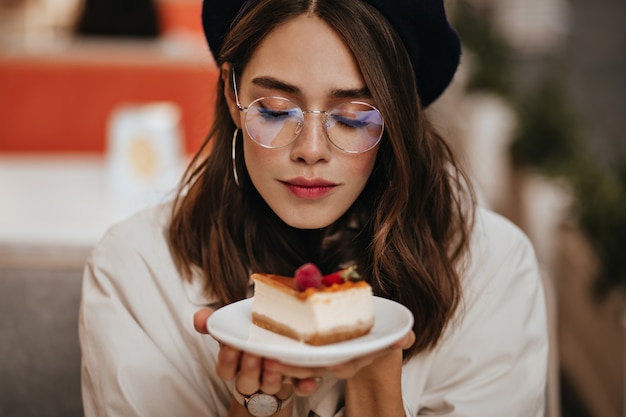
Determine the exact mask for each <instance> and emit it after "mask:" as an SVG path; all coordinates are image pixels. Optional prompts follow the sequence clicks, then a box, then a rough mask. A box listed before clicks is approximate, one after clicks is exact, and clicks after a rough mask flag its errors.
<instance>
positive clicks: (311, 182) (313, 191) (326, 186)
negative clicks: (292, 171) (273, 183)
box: [281, 177, 339, 200]
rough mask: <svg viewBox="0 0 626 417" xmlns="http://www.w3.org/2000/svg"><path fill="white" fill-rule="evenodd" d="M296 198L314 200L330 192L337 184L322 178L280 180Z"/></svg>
mask: <svg viewBox="0 0 626 417" xmlns="http://www.w3.org/2000/svg"><path fill="white" fill-rule="evenodd" d="M281 183H282V184H283V185H285V187H286V188H287V189H288V190H289V192H291V194H293V195H294V196H296V197H298V198H302V199H305V200H316V199H319V198H322V197H325V196H327V195H328V194H330V193H331V192H332V191H333V190H334V189H335V188H336V187H337V186H338V185H339V184H336V183H334V182H331V181H326V180H324V179H307V178H302V177H298V178H292V179H290V180H286V181H281Z"/></svg>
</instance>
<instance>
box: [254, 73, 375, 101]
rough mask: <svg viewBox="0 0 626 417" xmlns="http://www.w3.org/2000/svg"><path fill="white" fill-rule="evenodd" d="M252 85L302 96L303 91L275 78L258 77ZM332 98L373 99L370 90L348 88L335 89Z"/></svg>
mask: <svg viewBox="0 0 626 417" xmlns="http://www.w3.org/2000/svg"><path fill="white" fill-rule="evenodd" d="M252 84H254V85H257V86H259V87H263V88H267V89H270V90H279V91H282V92H285V93H289V94H300V93H302V90H301V89H300V88H298V87H296V86H295V85H292V84H288V83H286V82H283V81H280V80H277V79H276V78H273V77H257V78H254V79H253V80H252ZM330 97H331V98H357V99H365V98H372V94H371V93H370V90H369V88H367V87H363V88H348V89H333V90H331V92H330Z"/></svg>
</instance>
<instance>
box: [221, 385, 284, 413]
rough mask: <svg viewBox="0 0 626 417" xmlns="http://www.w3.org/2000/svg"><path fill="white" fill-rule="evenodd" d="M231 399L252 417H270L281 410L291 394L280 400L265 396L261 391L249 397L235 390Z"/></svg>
mask: <svg viewBox="0 0 626 417" xmlns="http://www.w3.org/2000/svg"><path fill="white" fill-rule="evenodd" d="M233 397H235V400H237V402H238V403H239V404H241V405H243V406H244V407H245V408H246V410H248V413H250V415H251V416H253V417H270V416H273V415H274V414H276V413H278V412H279V411H280V410H282V409H283V407H285V406H286V405H287V404H289V402H290V401H291V398H292V397H293V394H291V395H290V396H289V397H287V398H285V399H284V400H281V399H280V398H278V397H277V396H275V395H272V394H266V393H264V392H263V391H260V390H259V391H257V392H255V393H254V394H251V395H243V394H242V393H240V392H239V391H237V389H236V388H235V389H234V390H233Z"/></svg>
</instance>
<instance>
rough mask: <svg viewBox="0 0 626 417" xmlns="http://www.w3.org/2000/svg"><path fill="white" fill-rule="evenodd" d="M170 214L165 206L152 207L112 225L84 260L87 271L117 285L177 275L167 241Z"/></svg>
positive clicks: (139, 283) (130, 284)
mask: <svg viewBox="0 0 626 417" xmlns="http://www.w3.org/2000/svg"><path fill="white" fill-rule="evenodd" d="M169 213H170V210H169V206H168V205H160V206H155V207H152V208H148V209H144V210H142V211H140V212H137V213H136V214H134V215H132V216H130V217H128V218H127V219H125V220H122V221H121V222H119V223H117V224H115V225H113V226H111V227H110V228H109V230H108V231H107V232H106V233H105V235H104V236H103V237H102V239H101V240H100V242H98V244H97V245H96V246H95V247H94V249H93V251H92V254H91V257H90V258H89V259H88V260H87V269H86V273H87V274H88V275H92V276H94V277H97V278H98V279H99V280H101V281H102V282H108V283H109V284H110V285H113V286H116V287H130V286H135V285H141V284H145V282H146V281H148V280H149V281H155V280H158V279H161V277H165V276H166V274H168V275H169V274H172V273H174V274H175V275H174V276H177V273H176V269H175V267H174V263H173V260H172V258H171V256H170V252H169V245H168V243H167V225H168V223H169Z"/></svg>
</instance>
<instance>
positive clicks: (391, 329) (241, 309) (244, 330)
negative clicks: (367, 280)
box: [207, 297, 413, 366]
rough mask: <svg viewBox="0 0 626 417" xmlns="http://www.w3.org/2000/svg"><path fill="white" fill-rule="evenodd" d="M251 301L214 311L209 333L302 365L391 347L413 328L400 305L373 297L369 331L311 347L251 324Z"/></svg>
mask: <svg viewBox="0 0 626 417" xmlns="http://www.w3.org/2000/svg"><path fill="white" fill-rule="evenodd" d="M251 311H252V299H251V298H250V299H247V300H242V301H239V302H236V303H233V304H229V305H227V306H224V307H222V308H220V309H219V310H216V311H215V312H214V313H213V314H212V315H211V317H209V320H208V321H207V328H208V329H209V333H210V334H211V335H212V336H213V337H214V338H215V339H217V340H219V341H220V342H222V343H224V344H227V345H230V346H232V347H235V348H237V349H240V350H243V351H246V352H249V353H252V354H255V355H258V356H261V357H265V358H272V359H276V360H279V361H280V362H283V363H286V364H291V365H301V366H329V365H334V364H338V363H341V362H345V361H347V360H350V359H352V358H355V357H357V356H361V355H365V354H367V353H372V352H375V351H377V350H380V349H383V348H385V347H387V346H391V345H392V344H393V343H395V342H396V341H398V340H399V339H400V338H402V337H403V336H404V335H405V334H406V333H407V332H408V331H409V330H410V329H411V328H412V327H413V315H412V314H411V312H410V311H409V310H408V309H407V308H406V307H404V306H403V305H401V304H399V303H396V302H394V301H391V300H387V299H385V298H380V297H374V316H375V318H376V321H375V323H374V327H373V328H372V331H371V332H370V333H369V334H367V335H365V336H361V337H358V338H356V339H352V340H347V341H345V342H339V343H333V344H330V345H324V346H312V345H307V344H306V343H303V342H298V341H297V340H294V339H290V338H288V337H285V336H281V335H279V334H276V333H273V332H270V331H268V330H265V329H262V328H260V327H258V326H256V325H254V324H252V321H251V316H250V314H251Z"/></svg>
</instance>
